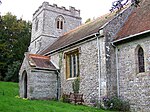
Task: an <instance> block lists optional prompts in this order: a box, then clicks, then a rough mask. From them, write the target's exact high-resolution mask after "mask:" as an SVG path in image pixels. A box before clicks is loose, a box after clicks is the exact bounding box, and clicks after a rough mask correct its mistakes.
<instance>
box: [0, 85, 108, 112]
mask: <svg viewBox="0 0 150 112" xmlns="http://www.w3.org/2000/svg"><path fill="white" fill-rule="evenodd" d="M18 89H19V88H18V84H17V83H12V82H0V112H109V111H104V110H99V109H96V108H92V107H87V106H78V105H73V104H68V103H63V102H57V101H41V100H24V99H20V98H16V97H15V96H18ZM3 91H4V92H3Z"/></svg>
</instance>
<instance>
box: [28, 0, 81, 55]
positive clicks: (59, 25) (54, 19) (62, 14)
mask: <svg viewBox="0 0 150 112" xmlns="http://www.w3.org/2000/svg"><path fill="white" fill-rule="evenodd" d="M79 25H81V17H80V10H76V9H75V8H74V7H71V6H70V7H69V9H66V8H65V7H58V6H57V5H56V4H53V5H50V4H49V3H48V2H43V4H42V6H40V7H39V8H38V10H36V11H35V13H34V14H33V20H32V34H31V43H30V46H29V52H30V53H33V54H38V53H39V52H40V51H41V50H43V49H44V48H46V47H47V46H50V45H51V44H52V43H53V42H54V41H55V40H56V39H57V38H58V37H59V36H61V35H63V34H64V33H66V32H68V31H69V30H72V29H74V28H76V27H77V26H79Z"/></svg>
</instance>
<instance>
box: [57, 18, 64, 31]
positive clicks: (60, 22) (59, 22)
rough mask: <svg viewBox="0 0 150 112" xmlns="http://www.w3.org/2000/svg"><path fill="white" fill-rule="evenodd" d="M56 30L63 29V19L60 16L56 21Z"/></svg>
mask: <svg viewBox="0 0 150 112" xmlns="http://www.w3.org/2000/svg"><path fill="white" fill-rule="evenodd" d="M56 21H57V22H56V23H57V29H63V27H64V18H63V17H62V16H59V17H57V19H56Z"/></svg>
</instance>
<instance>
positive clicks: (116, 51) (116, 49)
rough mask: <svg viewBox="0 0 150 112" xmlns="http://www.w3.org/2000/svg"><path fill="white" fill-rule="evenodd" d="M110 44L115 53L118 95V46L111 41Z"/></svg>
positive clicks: (118, 90)
mask: <svg viewBox="0 0 150 112" xmlns="http://www.w3.org/2000/svg"><path fill="white" fill-rule="evenodd" d="M111 44H112V46H113V47H114V48H115V55H116V70H117V96H118V97H119V95H120V89H119V71H118V68H119V66H118V48H117V46H115V45H114V44H113V43H111Z"/></svg>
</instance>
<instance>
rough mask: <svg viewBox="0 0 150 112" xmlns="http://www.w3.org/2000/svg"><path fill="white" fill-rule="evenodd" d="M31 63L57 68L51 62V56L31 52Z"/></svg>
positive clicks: (39, 66) (42, 66) (32, 64)
mask: <svg viewBox="0 0 150 112" xmlns="http://www.w3.org/2000/svg"><path fill="white" fill-rule="evenodd" d="M29 64H30V66H32V67H38V68H48V69H52V70H53V69H56V67H55V66H54V65H53V64H52V63H51V62H50V57H49V56H41V55H37V54H29Z"/></svg>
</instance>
